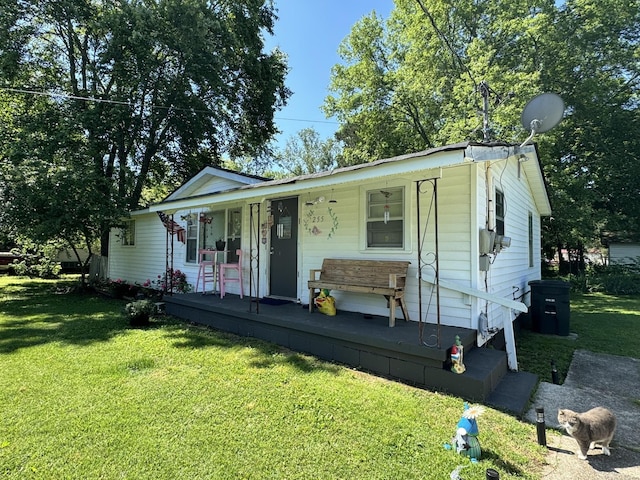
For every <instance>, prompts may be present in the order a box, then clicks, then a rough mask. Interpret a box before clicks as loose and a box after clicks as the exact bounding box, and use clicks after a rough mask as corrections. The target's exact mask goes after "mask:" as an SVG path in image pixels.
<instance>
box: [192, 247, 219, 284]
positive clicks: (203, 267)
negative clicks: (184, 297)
mask: <svg viewBox="0 0 640 480" xmlns="http://www.w3.org/2000/svg"><path fill="white" fill-rule="evenodd" d="M207 255H209V256H210V257H211V260H206V259H205V256H207ZM198 263H199V264H200V268H199V269H198V279H197V280H196V293H197V292H198V287H199V285H200V282H202V293H203V294H204V293H206V292H207V282H211V283H212V284H213V288H212V291H214V292H215V289H216V262H215V253H214V252H212V251H211V250H202V249H201V250H198Z"/></svg>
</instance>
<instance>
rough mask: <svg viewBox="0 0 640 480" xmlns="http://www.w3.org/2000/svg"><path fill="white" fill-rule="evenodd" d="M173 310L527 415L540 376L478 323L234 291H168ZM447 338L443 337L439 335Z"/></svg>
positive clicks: (218, 326)
mask: <svg viewBox="0 0 640 480" xmlns="http://www.w3.org/2000/svg"><path fill="white" fill-rule="evenodd" d="M163 301H164V303H165V308H166V312H167V313H168V314H170V315H173V316H176V317H178V318H181V319H184V320H187V321H190V322H193V323H197V324H201V325H207V326H210V327H212V328H215V329H217V330H221V331H225V332H230V333H233V334H236V335H240V336H246V337H255V338H259V339H262V340H266V341H269V342H272V343H275V344H278V345H281V346H284V347H287V348H289V349H291V350H293V351H297V352H303V353H307V354H311V355H314V356H316V357H318V358H321V359H323V360H328V361H332V362H336V363H340V364H344V365H347V366H350V367H353V368H356V369H359V370H362V371H366V372H369V373H373V374H375V375H379V376H382V377H385V378H389V379H393V380H397V381H400V382H403V383H406V384H409V385H413V386H416V387H420V388H427V389H430V390H434V391H442V392H446V393H449V394H453V395H457V396H460V397H462V398H464V399H467V400H470V401H477V402H483V403H488V404H491V405H493V406H495V407H496V408H499V409H502V410H505V411H508V412H510V413H515V414H516V415H519V416H520V415H522V414H523V413H524V410H525V407H526V406H527V403H528V400H529V397H530V395H531V392H532V390H533V388H534V387H535V385H536V383H537V378H536V377H535V375H531V374H528V373H524V372H517V373H516V372H510V371H509V370H508V368H507V357H506V354H505V352H504V351H502V350H498V349H493V348H476V347H475V346H474V345H475V341H476V331H475V330H471V329H466V328H460V327H451V326H444V325H441V326H439V327H438V326H437V325H434V324H428V323H419V322H405V321H403V320H401V319H399V320H398V321H397V322H396V326H395V327H394V328H389V326H388V323H389V322H388V318H387V317H382V316H375V315H367V314H362V313H354V312H345V311H339V312H338V314H337V315H336V316H326V315H323V314H321V313H319V312H314V313H309V311H308V309H307V306H306V305H304V306H303V305H300V304H297V303H293V302H286V301H279V300H275V299H267V298H263V299H260V300H259V301H258V300H257V299H255V298H254V299H250V298H249V297H245V298H244V299H240V297H239V296H237V295H231V294H227V295H225V297H224V298H223V299H220V297H219V296H218V295H217V294H216V295H214V294H211V293H208V294H206V295H203V294H201V293H190V294H183V295H173V296H165V298H164V300H163ZM456 335H457V336H459V337H460V340H461V342H462V344H463V345H464V347H465V353H464V364H465V366H466V371H465V372H464V373H463V374H460V375H458V374H455V373H452V372H451V371H450V368H449V367H450V361H449V354H450V349H451V346H452V345H453V344H454V342H455V338H456ZM438 338H439V342H438Z"/></svg>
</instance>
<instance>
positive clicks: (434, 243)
mask: <svg viewBox="0 0 640 480" xmlns="http://www.w3.org/2000/svg"><path fill="white" fill-rule="evenodd" d="M159 213H162V214H163V218H164V220H165V221H164V223H163V221H162V220H161V217H160V216H159ZM550 214H551V208H550V203H549V198H548V195H547V190H546V186H545V182H544V179H543V175H542V170H541V167H540V163H539V160H538V155H537V150H536V148H535V145H531V144H530V145H525V146H517V145H508V144H504V143H492V144H483V143H472V142H464V143H459V144H454V145H448V146H445V147H440V148H434V149H430V150H426V151H422V152H417V153H412V154H407V155H402V156H398V157H394V158H388V159H381V160H377V161H373V162H371V163H367V164H361V165H355V166H350V167H344V168H339V169H335V170H332V171H327V172H322V173H315V174H309V175H303V176H299V177H295V178H287V179H283V180H268V179H264V178H259V177H256V176H248V175H243V174H241V173H236V172H231V171H229V170H225V169H221V168H216V167H206V168H204V169H203V170H201V171H200V172H199V173H198V174H196V175H195V176H194V177H193V178H191V179H190V180H188V181H187V182H186V183H185V184H184V185H182V186H181V187H180V188H178V189H177V190H176V191H175V192H173V193H172V194H171V195H169V196H168V197H167V198H166V199H165V200H163V201H162V202H160V203H158V204H155V205H152V206H150V207H149V208H145V209H143V210H139V211H134V212H131V217H130V219H129V220H128V227H127V228H126V229H124V230H122V229H119V228H118V229H113V230H112V232H111V238H110V244H109V259H108V262H109V263H108V272H109V277H110V278H111V279H116V278H121V279H123V280H126V281H128V282H138V283H141V284H142V283H144V282H145V281H146V280H147V279H151V280H153V279H155V278H157V276H158V275H160V274H163V273H164V272H165V269H166V268H167V265H172V266H173V268H174V269H179V270H181V271H183V272H185V273H186V275H187V279H188V281H189V282H190V283H191V284H192V285H194V286H195V285H196V280H197V275H198V267H199V265H198V255H197V252H198V249H201V248H212V249H213V248H214V244H215V242H216V240H218V239H224V240H225V241H226V243H227V246H226V248H227V250H234V249H236V248H240V249H241V250H242V252H243V259H242V270H243V279H244V282H243V283H244V285H243V286H244V292H245V295H247V294H250V295H252V296H254V297H258V298H262V297H267V296H270V297H275V298H284V299H291V300H293V301H296V302H299V303H301V304H306V303H308V302H309V298H308V297H309V293H308V288H307V281H308V280H309V271H310V270H311V269H318V268H320V266H321V265H322V261H323V259H324V258H349V259H376V260H402V261H410V262H411V264H410V266H409V272H408V279H407V285H406V294H405V299H406V304H407V308H408V312H409V317H410V319H411V320H414V321H415V320H418V319H420V320H422V321H424V322H429V323H436V322H440V323H441V324H444V325H451V326H457V327H465V328H470V329H476V330H477V331H478V335H477V338H478V345H482V344H484V343H485V342H486V341H488V340H489V339H490V338H491V336H492V335H493V334H495V333H496V332H498V331H499V330H501V329H503V328H504V329H505V337H506V339H507V353H508V357H509V366H510V368H512V369H517V362H516V359H515V347H514V345H513V343H514V342H513V333H512V321H513V319H514V318H515V316H516V315H517V314H518V313H519V312H524V311H526V310H527V306H526V305H525V302H527V301H528V298H527V297H526V295H525V293H526V290H527V287H528V282H529V281H531V280H537V279H540V276H541V271H540V263H541V262H540V260H541V258H540V255H541V253H540V252H541V242H540V218H541V217H542V216H548V215H550ZM171 220H172V221H173V222H175V224H177V225H175V224H174V227H173V231H174V232H176V234H175V235H171V234H169V235H167V232H168V230H167V228H166V227H165V224H169V222H170V221H171ZM419 277H420V278H421V280H419ZM256 288H259V290H257V291H256ZM251 290H253V291H251ZM228 292H229V293H231V294H238V293H239V286H238V285H237V284H236V285H230V286H229V288H228ZM436 293H437V295H436ZM332 295H333V296H334V297H335V299H336V304H337V307H338V310H346V311H354V312H362V313H367V314H372V315H382V316H386V315H387V312H388V310H387V304H386V301H385V299H384V297H382V296H375V295H369V294H361V293H352V292H339V291H335V292H333V293H332ZM436 298H439V303H440V305H439V308H436V305H435V302H436ZM437 317H440V318H437Z"/></svg>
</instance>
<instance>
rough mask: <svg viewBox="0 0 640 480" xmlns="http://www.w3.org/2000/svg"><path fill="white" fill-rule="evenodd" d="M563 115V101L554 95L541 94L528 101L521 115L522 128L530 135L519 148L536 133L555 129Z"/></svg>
mask: <svg viewBox="0 0 640 480" xmlns="http://www.w3.org/2000/svg"><path fill="white" fill-rule="evenodd" d="M563 115H564V101H563V100H562V98H560V96H559V95H556V94H555V93H542V94H540V95H538V96H537V97H534V98H532V99H531V100H529V103H527V105H526V106H525V107H524V110H523V111H522V115H521V121H522V126H523V127H524V129H525V130H530V131H531V135H529V138H527V139H526V140H525V141H524V142H522V145H520V146H521V147H523V146H525V145H526V144H527V143H528V142H529V140H531V139H532V138H533V136H534V135H535V134H536V133H543V132H546V131H548V130H551V129H552V128H553V127H555V126H556V125H557V124H558V123H560V120H562V116H563Z"/></svg>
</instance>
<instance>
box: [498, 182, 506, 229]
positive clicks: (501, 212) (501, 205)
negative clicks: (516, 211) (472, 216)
mask: <svg viewBox="0 0 640 480" xmlns="http://www.w3.org/2000/svg"><path fill="white" fill-rule="evenodd" d="M505 211H506V210H505V204H504V193H502V192H501V191H500V190H498V189H497V188H496V233H497V234H498V235H504V214H505Z"/></svg>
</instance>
